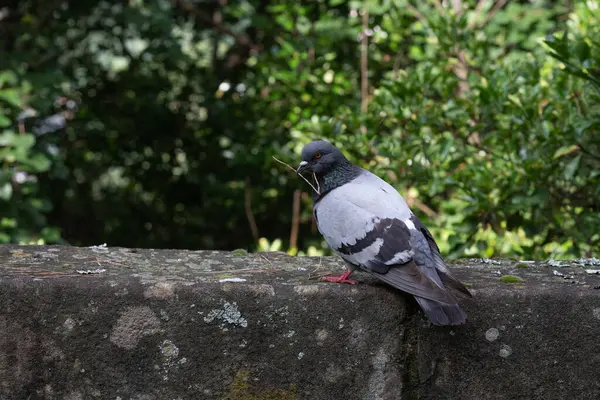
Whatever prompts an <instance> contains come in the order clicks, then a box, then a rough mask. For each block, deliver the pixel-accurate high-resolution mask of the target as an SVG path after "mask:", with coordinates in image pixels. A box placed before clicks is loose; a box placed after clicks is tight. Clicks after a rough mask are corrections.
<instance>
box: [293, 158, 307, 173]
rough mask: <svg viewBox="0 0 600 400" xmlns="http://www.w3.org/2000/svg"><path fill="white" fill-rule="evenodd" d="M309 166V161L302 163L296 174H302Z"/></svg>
mask: <svg viewBox="0 0 600 400" xmlns="http://www.w3.org/2000/svg"><path fill="white" fill-rule="evenodd" d="M307 165H308V161H300V165H299V166H298V169H297V170H296V173H297V174H299V173H300V172H302V171H304V169H305V168H306V166H307Z"/></svg>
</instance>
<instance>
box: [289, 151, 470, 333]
mask: <svg viewBox="0 0 600 400" xmlns="http://www.w3.org/2000/svg"><path fill="white" fill-rule="evenodd" d="M303 171H311V172H312V173H313V174H314V178H315V179H316V187H315V188H314V189H315V193H313V215H314V217H315V220H316V222H317V227H318V229H319V232H320V233H321V235H322V236H323V237H324V239H325V241H326V242H327V244H328V245H329V247H331V249H332V250H333V251H334V252H335V253H337V254H338V255H339V256H341V258H342V259H343V260H344V261H345V262H346V264H347V267H346V271H345V272H344V273H343V274H342V275H340V276H335V277H334V276H327V277H325V278H324V279H325V280H327V281H329V282H336V283H349V284H356V281H355V280H353V279H350V275H351V274H352V273H353V272H354V271H355V270H357V269H361V270H364V271H367V272H369V273H370V274H371V275H373V276H375V277H376V278H378V279H379V280H381V281H383V282H385V283H386V284H388V285H391V286H393V287H395V288H397V289H400V290H401V291H403V292H405V293H408V294H411V295H413V296H414V297H415V299H416V301H417V303H418V304H419V306H420V307H421V309H422V310H423V311H424V312H425V314H426V315H427V317H428V319H429V321H430V322H431V323H432V324H433V325H461V324H464V323H465V322H466V320H467V315H466V313H465V312H464V311H463V310H462V308H461V307H460V305H459V304H458V302H457V299H456V298H457V296H459V297H463V298H465V297H466V298H468V297H472V296H471V293H470V292H469V290H468V289H467V288H466V287H465V285H464V284H462V283H461V282H460V281H459V280H458V279H457V278H455V277H454V276H453V275H452V274H451V272H450V270H449V269H448V266H447V265H446V263H445V262H444V259H443V258H442V256H441V255H440V250H439V248H438V245H437V243H436V242H435V239H434V238H433V236H432V234H431V232H430V231H429V230H428V229H427V228H426V227H425V225H423V223H421V221H420V220H419V219H418V218H417V217H416V216H415V215H414V214H413V213H412V211H411V210H410V208H409V207H408V204H406V201H405V200H404V198H403V197H402V196H401V195H400V193H398V192H397V191H396V190H395V189H394V188H393V187H392V186H391V185H390V184H388V183H387V182H385V181H384V180H383V179H381V178H379V177H378V176H377V175H375V174H373V173H372V172H370V171H367V170H365V169H363V168H360V167H358V166H356V165H354V164H352V163H351V162H350V161H349V160H348V159H347V158H346V157H345V156H344V155H343V154H342V152H341V151H340V150H338V149H337V148H336V147H334V146H333V145H332V144H331V143H329V142H327V141H324V140H316V141H313V142H311V143H309V144H307V145H306V146H304V148H303V149H302V161H301V162H300V165H299V167H298V169H297V170H296V172H297V173H298V174H300V173H302V172H303Z"/></svg>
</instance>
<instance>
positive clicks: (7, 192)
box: [0, 182, 13, 201]
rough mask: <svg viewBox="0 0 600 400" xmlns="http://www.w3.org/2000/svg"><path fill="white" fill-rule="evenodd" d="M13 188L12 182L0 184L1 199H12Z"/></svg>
mask: <svg viewBox="0 0 600 400" xmlns="http://www.w3.org/2000/svg"><path fill="white" fill-rule="evenodd" d="M12 193H13V188H12V185H11V183H10V182H6V183H5V184H4V185H2V186H0V199H3V200H7V201H8V200H10V198H11V197H12Z"/></svg>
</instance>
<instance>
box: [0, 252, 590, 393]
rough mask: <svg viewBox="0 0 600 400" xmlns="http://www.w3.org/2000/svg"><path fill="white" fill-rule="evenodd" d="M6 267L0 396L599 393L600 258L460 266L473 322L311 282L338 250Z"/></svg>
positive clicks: (336, 267)
mask: <svg viewBox="0 0 600 400" xmlns="http://www.w3.org/2000/svg"><path fill="white" fill-rule="evenodd" d="M0 263H1V265H2V267H1V268H0V399H11V400H12V399H96V398H97V399H118V398H120V399H122V400H126V399H139V400H141V399H254V400H258V399H311V400H312V399H315V400H319V399H349V400H352V399H382V400H383V399H565V398H569V399H598V398H600V380H599V379H598V377H599V376H600V375H599V374H600V372H599V371H600V352H599V351H598V344H597V343H598V338H600V290H599V289H597V287H600V275H592V274H588V273H586V272H585V268H588V269H594V268H596V269H600V267H598V266H593V265H592V266H586V267H582V266H579V265H575V264H572V265H571V266H570V267H562V266H548V265H546V264H527V265H524V264H518V265H517V264H516V263H515V262H510V261H503V262H501V263H500V264H490V263H484V262H481V261H476V260H475V261H469V262H467V263H464V264H462V263H461V264H458V265H455V266H454V268H453V269H454V271H456V274H457V275H458V276H459V277H460V278H462V279H463V280H464V281H465V282H468V283H470V284H472V285H473V288H472V290H473V292H474V293H475V298H474V300H472V301H469V302H465V303H464V304H465V309H466V310H467V312H468V314H469V317H470V320H469V322H468V323H467V325H465V326H462V327H453V328H439V327H431V326H429V325H428V324H427V323H426V321H425V319H424V318H423V317H422V314H421V313H420V312H419V311H418V308H417V306H416V305H415V304H414V301H412V300H411V299H408V298H405V297H404V296H403V295H401V294H399V293H397V292H395V291H394V290H391V289H388V288H387V287H385V286H382V285H379V284H374V283H373V281H372V279H369V278H368V277H367V276H366V275H363V274H360V275H359V280H360V281H361V282H362V283H361V284H359V285H357V286H349V285H336V284H328V283H324V282H320V281H319V280H318V279H315V278H318V276H319V275H322V274H325V273H327V272H338V271H341V268H342V264H341V262H340V261H339V260H338V259H337V258H335V257H324V258H319V257H311V258H309V257H305V258H292V257H288V256H286V255H283V254H279V253H277V254H273V253H268V254H267V253H263V254H250V255H244V254H238V253H236V252H234V253H227V252H213V251H193V252H192V251H176V250H131V249H122V248H108V249H107V248H102V247H96V248H75V247H60V246H56V247H38V246H0ZM524 266H527V267H528V268H518V267H524ZM554 271H557V273H559V274H560V273H562V274H564V275H566V276H559V275H555V274H554ZM504 275H514V276H518V277H520V278H521V279H522V280H523V282H521V283H505V282H504V281H503V280H502V279H501V277H502V276H504ZM505 280H507V279H505ZM511 280H514V279H508V281H511Z"/></svg>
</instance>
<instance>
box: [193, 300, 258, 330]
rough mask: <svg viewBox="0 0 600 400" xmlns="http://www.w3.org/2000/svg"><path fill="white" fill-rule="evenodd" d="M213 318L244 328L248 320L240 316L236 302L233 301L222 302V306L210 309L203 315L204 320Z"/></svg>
mask: <svg viewBox="0 0 600 400" xmlns="http://www.w3.org/2000/svg"><path fill="white" fill-rule="evenodd" d="M215 319H218V320H221V321H223V322H226V323H228V324H231V325H237V326H241V327H242V328H246V327H247V326H248V321H246V319H245V318H244V317H242V313H241V312H240V311H239V310H238V307H237V303H236V302H235V301H234V302H233V303H229V302H227V301H226V302H225V303H224V304H223V308H219V309H214V310H211V311H210V312H209V313H208V315H207V316H206V317H204V322H206V323H210V322H213V321H214V320H215Z"/></svg>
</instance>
